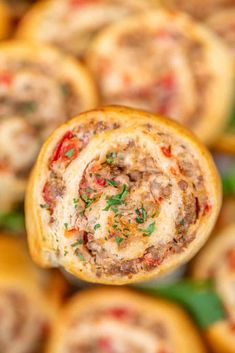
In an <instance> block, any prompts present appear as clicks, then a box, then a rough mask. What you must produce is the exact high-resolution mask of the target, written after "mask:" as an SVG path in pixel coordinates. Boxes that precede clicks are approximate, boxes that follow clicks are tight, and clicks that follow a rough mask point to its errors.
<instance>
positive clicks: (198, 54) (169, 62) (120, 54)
mask: <svg viewBox="0 0 235 353" xmlns="http://www.w3.org/2000/svg"><path fill="white" fill-rule="evenodd" d="M86 58H87V64H88V66H89V67H90V69H91V71H92V73H93V74H94V77H95V78H96V81H97V85H98V87H99V89H100V92H101V98H102V100H103V103H104V104H120V105H125V106H131V107H134V108H139V109H144V110H147V111H151V112H155V113H159V114H161V115H164V116H168V117H170V118H172V119H174V120H176V121H178V122H180V123H182V124H183V125H185V126H187V127H188V128H190V129H191V130H192V131H194V132H195V133H196V134H197V135H198V136H199V138H200V139H201V140H202V141H203V142H204V143H206V144H211V143H212V142H214V141H215V140H216V139H217V137H218V136H219V135H220V134H221V132H222V131H223V129H224V128H225V127H226V124H227V123H228V119H229V113H230V109H231V106H232V96H233V78H232V75H233V63H232V60H231V57H230V54H229V52H228V49H227V48H226V47H225V45H223V43H222V42H221V41H220V40H219V39H218V38H217V36H215V35H213V33H212V32H211V31H209V30H208V29H207V28H206V27H204V26H203V25H202V24H199V23H197V22H195V21H194V20H193V19H192V18H190V17H188V16H186V15H185V14H183V13H180V12H169V11H164V10H157V11H151V13H148V14H144V15H139V16H135V17H132V18H129V19H125V20H123V21H120V22H119V23H117V24H114V25H112V26H110V27H108V28H107V29H105V30H104V31H103V32H102V33H101V34H100V35H98V36H97V37H96V38H95V40H94V41H93V43H92V45H91V47H90V49H89V50H88V52H87V57H86ZM222 68H223V69H222Z"/></svg>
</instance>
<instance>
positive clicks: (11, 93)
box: [0, 41, 97, 211]
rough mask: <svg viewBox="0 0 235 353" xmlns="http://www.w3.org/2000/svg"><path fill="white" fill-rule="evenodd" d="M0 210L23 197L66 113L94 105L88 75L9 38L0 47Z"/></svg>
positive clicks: (48, 51) (45, 50)
mask: <svg viewBox="0 0 235 353" xmlns="http://www.w3.org/2000/svg"><path fill="white" fill-rule="evenodd" d="M0 102H1V104H0V198H1V204H0V210H1V211H8V210H9V209H11V208H12V207H13V206H14V204H15V203H16V202H17V201H21V200H23V195H24V190H25V183H26V181H27V177H28V174H29V171H30V169H31V167H32V165H33V163H34V161H35V159H36V156H37V153H38V151H39V148H40V145H41V144H42V142H43V141H44V140H45V138H46V137H47V136H48V135H49V134H50V133H51V132H52V131H53V130H54V129H55V128H56V127H57V126H58V125H59V124H61V123H63V122H64V121H65V120H66V119H67V118H68V117H70V116H73V115H75V114H77V113H78V112H80V111H83V110H86V109H88V108H91V107H94V106H95V105H96V102H97V96H96V90H95V88H94V83H93V81H92V79H91V78H90V75H89V73H88V72H87V71H86V69H85V68H84V67H83V66H82V65H81V64H79V63H77V62H76V61H75V60H74V59H73V58H71V57H69V56H67V55H65V54H62V53H61V52H59V51H57V50H56V49H53V48H50V47H47V46H44V45H36V44H28V43H24V42H18V41H9V42H6V43H4V44H1V45H0Z"/></svg>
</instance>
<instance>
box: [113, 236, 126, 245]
mask: <svg viewBox="0 0 235 353" xmlns="http://www.w3.org/2000/svg"><path fill="white" fill-rule="evenodd" d="M123 240H124V239H123V238H122V237H119V236H118V235H117V236H116V237H115V241H116V243H117V244H118V245H119V244H121V242H122V241H123Z"/></svg>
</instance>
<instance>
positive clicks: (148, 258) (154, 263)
mask: <svg viewBox="0 0 235 353" xmlns="http://www.w3.org/2000/svg"><path fill="white" fill-rule="evenodd" d="M144 263H145V264H146V265H147V266H149V267H155V266H157V265H160V263H161V261H160V260H159V259H154V258H153V256H152V255H151V254H146V255H145V256H144Z"/></svg>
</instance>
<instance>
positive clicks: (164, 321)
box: [46, 288, 206, 353]
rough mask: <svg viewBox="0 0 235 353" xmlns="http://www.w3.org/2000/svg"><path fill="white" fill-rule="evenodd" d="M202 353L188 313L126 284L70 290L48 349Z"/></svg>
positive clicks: (52, 351)
mask: <svg viewBox="0 0 235 353" xmlns="http://www.w3.org/2000/svg"><path fill="white" fill-rule="evenodd" d="M59 352H63V353H69V352H86V353H92V352H96V353H102V352H112V353H117V352H122V353H130V352H132V353H134V352H148V353H163V352H172V353H179V352H180V353H188V352H191V353H205V352H206V350H205V348H204V346H203V343H202V341H201V338H200V336H199V334H198V332H197V331H196V329H195V327H194V325H193V323H192V322H191V321H190V319H189V318H188V316H187V315H186V314H185V313H184V311H183V310H182V309H180V308H179V307H178V306H176V305H175V304H172V303H170V302H167V301H163V300H160V299H152V298H150V297H147V296H145V295H143V294H138V293H135V292H134V291H131V290H128V289H113V288H100V289H95V290H94V289H92V290H91V289H90V290H84V291H82V292H81V293H79V294H76V295H74V297H72V298H71V299H70V301H69V302H68V303H67V305H66V306H65V307H64V308H63V310H62V312H61V313H60V316H59V318H58V322H57V324H56V325H55V327H54V329H53V332H52V335H51V338H50V341H49V345H48V348H47V349H46V353H59Z"/></svg>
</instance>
